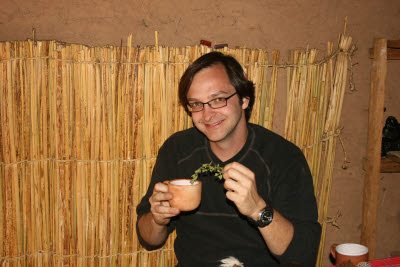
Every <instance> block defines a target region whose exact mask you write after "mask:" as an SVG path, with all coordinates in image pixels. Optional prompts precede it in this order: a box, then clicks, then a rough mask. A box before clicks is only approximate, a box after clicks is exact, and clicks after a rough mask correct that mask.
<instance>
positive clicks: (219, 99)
mask: <svg viewBox="0 0 400 267" xmlns="http://www.w3.org/2000/svg"><path fill="white" fill-rule="evenodd" d="M179 98H180V102H181V104H182V105H183V106H184V107H185V109H186V111H187V112H188V113H189V115H191V117H192V120H193V124H194V126H195V127H193V128H191V129H188V130H185V131H181V132H178V133H175V134H174V135H172V136H171V137H170V138H168V140H166V141H165V143H164V144H163V146H162V147H161V148H160V150H159V154H158V157H157V161H156V164H155V166H154V170H153V175H152V180H151V183H150V185H149V188H148V191H147V194H146V195H145V196H144V198H143V199H142V201H141V203H140V204H139V206H138V207H137V214H138V223H137V233H138V237H139V240H140V241H141V243H142V244H143V245H144V246H145V247H146V248H148V249H154V248H157V247H160V246H162V245H163V244H164V242H165V240H166V239H167V237H168V235H169V234H170V233H171V232H172V231H173V230H174V229H176V232H177V238H176V240H175V253H176V256H177V259H178V265H177V266H184V267H191V266H194V267H196V266H218V265H219V264H220V261H221V260H222V259H226V258H228V257H230V256H232V257H234V258H236V259H237V260H238V261H239V262H241V263H243V264H244V266H250V267H254V266H279V264H282V263H287V262H297V263H300V264H301V265H302V266H313V265H314V264H315V259H316V255H317V252H318V245H319V240H320V235H321V227H320V225H319V223H318V222H317V217H318V216H317V207H316V201H315V197H314V190H313V182H312V177H311V174H310V171H309V168H308V165H307V162H306V160H305V158H304V156H303V154H302V152H301V151H300V149H299V148H297V147H296V146H295V145H293V144H292V143H290V142H288V141H287V140H285V139H284V138H282V137H280V136H278V135H277V134H274V133H273V132H271V131H269V130H267V129H265V128H263V127H261V126H258V125H254V124H251V123H248V120H249V118H250V115H251V110H252V107H253V104H254V85H253V83H252V82H251V81H248V80H247V79H246V77H245V75H244V72H243V69H242V67H241V66H240V64H239V63H238V62H237V61H236V60H235V59H234V58H233V57H230V56H226V55H223V54H222V53H219V52H211V53H208V54H206V55H204V56H202V57H200V58H198V59H197V60H196V61H195V62H194V63H193V64H192V65H191V66H189V68H188V69H187V70H186V71H185V73H184V74H183V76H182V78H181V81H180V84H179ZM209 162H213V163H214V164H219V165H220V166H222V167H223V181H220V180H218V179H216V178H215V176H212V175H209V176H204V177H199V179H201V180H202V184H203V188H202V199H201V203H200V206H199V208H198V209H196V210H195V211H193V212H180V211H179V210H177V209H175V208H172V207H170V206H169V204H168V200H170V199H171V198H173V196H172V194H170V193H168V187H167V186H166V185H165V184H163V183H162V182H163V181H164V180H172V179H175V178H190V177H191V175H192V174H193V173H194V171H195V170H196V169H198V168H199V167H200V166H201V165H202V164H203V163H209Z"/></svg>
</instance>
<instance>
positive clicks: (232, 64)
mask: <svg viewBox="0 0 400 267" xmlns="http://www.w3.org/2000/svg"><path fill="white" fill-rule="evenodd" d="M217 64H221V65H223V66H224V68H225V71H226V73H227V75H228V77H229V81H230V83H231V84H232V86H233V87H234V88H235V90H236V93H237V94H238V96H239V99H240V101H242V99H243V98H248V99H249V105H248V107H247V108H246V109H245V116H246V121H249V119H250V115H251V111H252V109H253V105H254V83H253V82H251V81H249V80H248V79H247V78H246V76H245V74H244V71H243V68H242V66H241V65H240V64H239V62H238V61H237V60H236V59H235V58H233V57H232V56H228V55H224V54H222V53H220V52H210V53H208V54H205V55H203V56H201V57H199V58H198V59H196V61H194V62H193V63H192V64H191V65H190V66H189V67H188V68H187V69H186V71H185V73H184V74H183V75H182V78H181V80H180V82H179V101H180V103H181V105H182V106H183V107H184V108H185V110H186V112H187V113H188V114H189V115H191V113H190V111H189V109H188V101H187V97H186V96H187V92H188V91H189V88H190V86H191V84H192V81H193V78H194V76H195V75H196V74H197V73H198V72H199V71H201V70H202V69H205V68H209V67H211V66H214V65H217Z"/></svg>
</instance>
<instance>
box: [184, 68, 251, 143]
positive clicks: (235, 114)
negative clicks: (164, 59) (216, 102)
mask: <svg viewBox="0 0 400 267" xmlns="http://www.w3.org/2000/svg"><path fill="white" fill-rule="evenodd" d="M235 92H236V90H235V88H234V87H233V86H232V84H231V83H230V81H229V77H228V75H227V73H226V71H225V68H224V66H223V65H221V64H217V65H214V66H211V67H209V68H206V69H203V70H201V71H200V72H198V73H197V74H196V75H195V76H194V78H193V81H192V84H191V86H190V88H189V90H188V93H187V99H188V102H189V103H193V102H203V103H205V102H208V101H210V100H213V99H216V98H221V97H223V98H225V97H228V96H230V95H232V94H234V93H235ZM242 102H243V103H242V104H240V101H239V96H238V95H234V96H233V97H231V98H229V99H228V103H227V105H226V106H225V107H222V108H219V109H212V108H211V107H210V106H209V105H207V104H205V105H204V108H203V110H202V111H199V112H193V113H192V119H193V124H194V125H195V126H196V128H197V129H198V130H199V131H201V132H202V133H203V134H205V135H206V136H207V138H208V139H209V140H210V142H215V143H218V142H224V141H235V140H236V139H235V138H237V137H238V135H239V134H242V133H244V132H246V131H243V127H246V118H245V115H244V110H245V109H246V108H247V106H248V103H249V101H248V99H246V98H244V99H243V100H242ZM239 138H242V136H240V137H239Z"/></svg>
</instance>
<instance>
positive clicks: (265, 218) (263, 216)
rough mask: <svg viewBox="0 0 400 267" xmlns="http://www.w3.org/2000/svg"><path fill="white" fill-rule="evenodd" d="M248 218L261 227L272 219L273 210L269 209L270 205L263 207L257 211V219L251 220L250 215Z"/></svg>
mask: <svg viewBox="0 0 400 267" xmlns="http://www.w3.org/2000/svg"><path fill="white" fill-rule="evenodd" d="M248 218H249V221H250V222H251V223H252V224H254V225H256V226H257V227H260V228H262V227H265V226H267V225H269V224H270V223H271V222H272V219H273V218H274V210H273V209H271V208H270V207H265V208H263V209H262V210H260V212H259V213H258V219H257V221H255V220H253V219H252V218H250V217H248Z"/></svg>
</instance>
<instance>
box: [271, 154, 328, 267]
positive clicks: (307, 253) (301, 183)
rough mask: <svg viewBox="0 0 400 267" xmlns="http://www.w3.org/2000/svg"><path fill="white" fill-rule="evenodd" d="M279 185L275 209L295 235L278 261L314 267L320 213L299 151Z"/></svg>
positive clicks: (317, 245)
mask: <svg viewBox="0 0 400 267" xmlns="http://www.w3.org/2000/svg"><path fill="white" fill-rule="evenodd" d="M274 175H278V176H279V178H278V183H277V184H276V185H275V186H274V187H275V190H274V192H273V195H274V196H273V204H272V206H273V208H274V209H275V210H277V211H278V212H279V213H280V214H282V215H283V216H284V217H285V218H286V219H288V220H289V221H290V222H291V223H292V224H293V227H294V234H293V238H292V241H291V242H290V244H289V246H288V248H287V249H286V251H285V252H284V253H283V254H282V255H280V256H277V255H275V257H276V258H277V259H278V260H279V261H280V262H281V263H286V262H297V263H300V264H301V265H302V266H314V265H315V261H316V257H317V254H318V248H319V242H320V238H321V225H320V224H319V223H318V209H317V204H316V199H315V195H314V186H313V180H312V176H311V173H310V170H309V167H308V164H307V161H306V159H305V158H304V156H303V153H302V152H301V151H300V149H298V151H296V153H295V157H294V158H293V159H291V160H289V161H286V165H285V168H282V167H281V168H279V171H278V172H275V174H274Z"/></svg>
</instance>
